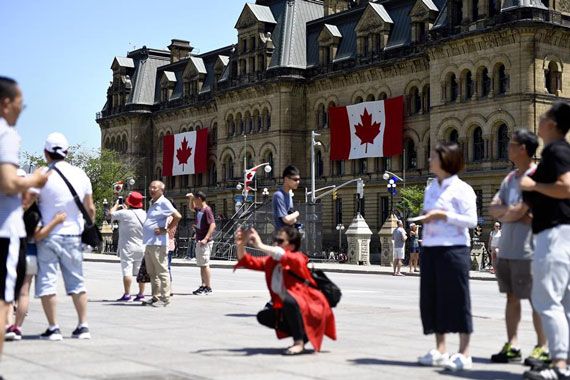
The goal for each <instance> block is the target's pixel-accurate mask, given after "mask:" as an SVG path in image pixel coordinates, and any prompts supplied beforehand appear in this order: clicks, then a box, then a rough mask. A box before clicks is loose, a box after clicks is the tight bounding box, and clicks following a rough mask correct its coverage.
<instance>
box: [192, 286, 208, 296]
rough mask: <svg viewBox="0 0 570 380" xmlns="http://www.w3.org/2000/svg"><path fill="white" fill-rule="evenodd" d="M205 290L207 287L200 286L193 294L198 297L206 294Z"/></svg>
mask: <svg viewBox="0 0 570 380" xmlns="http://www.w3.org/2000/svg"><path fill="white" fill-rule="evenodd" d="M205 288H206V287H205V286H200V287H199V288H198V289H196V290H194V291H193V292H192V294H194V295H196V296H198V295H202V294H204V289H205Z"/></svg>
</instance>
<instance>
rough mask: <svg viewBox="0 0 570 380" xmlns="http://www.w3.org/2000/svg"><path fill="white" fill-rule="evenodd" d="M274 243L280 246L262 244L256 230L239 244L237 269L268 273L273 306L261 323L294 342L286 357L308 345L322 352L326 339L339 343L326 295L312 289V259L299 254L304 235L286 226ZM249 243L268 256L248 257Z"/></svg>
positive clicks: (263, 314) (239, 238) (238, 239)
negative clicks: (310, 262) (310, 263)
mask: <svg viewBox="0 0 570 380" xmlns="http://www.w3.org/2000/svg"><path fill="white" fill-rule="evenodd" d="M274 240H275V243H276V245H275V246H268V245H265V244H263V243H262V242H261V238H260V237H259V235H258V233H257V232H256V231H255V229H251V230H242V229H240V230H238V231H237V232H236V236H235V243H236V245H237V258H238V260H239V261H238V263H237V264H236V266H235V268H236V269H237V268H242V267H243V268H248V269H252V270H257V271H264V272H265V281H266V284H267V288H268V289H269V293H270V295H271V301H272V302H271V304H270V305H267V307H266V308H265V309H263V310H261V311H260V312H259V313H258V314H257V320H258V322H259V323H260V324H262V325H264V326H267V327H269V328H271V329H275V332H276V334H277V337H278V338H285V337H288V336H291V337H292V338H293V345H292V346H290V347H288V348H287V349H286V350H285V351H283V354H284V355H299V354H302V353H303V352H304V351H305V343H306V342H311V345H312V346H313V347H314V348H315V350H316V351H320V350H321V345H322V341H323V338H324V336H325V335H326V336H328V337H329V338H331V339H333V340H336V326H335V319H334V314H333V312H332V309H331V307H330V305H329V303H328V301H327V299H326V298H325V296H324V294H323V293H322V292H321V291H320V290H317V289H315V288H313V287H312V286H315V287H316V283H315V280H314V279H313V277H312V275H311V273H310V271H309V269H308V268H307V263H308V258H307V256H305V255H304V254H303V253H302V252H299V248H300V246H301V234H300V232H299V231H298V230H297V229H296V228H294V227H292V226H285V227H282V228H281V229H279V230H278V231H277V235H276V237H275V239H274ZM248 242H249V243H251V246H253V247H255V248H257V249H259V250H261V251H263V252H264V253H266V254H267V256H265V257H254V256H252V255H250V254H248V253H247V252H246V245H247V244H248ZM299 277H300V278H302V279H304V281H301V280H300V279H299ZM308 284H310V285H312V286H309V285H308Z"/></svg>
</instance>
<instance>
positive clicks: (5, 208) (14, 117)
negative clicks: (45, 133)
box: [0, 76, 48, 355]
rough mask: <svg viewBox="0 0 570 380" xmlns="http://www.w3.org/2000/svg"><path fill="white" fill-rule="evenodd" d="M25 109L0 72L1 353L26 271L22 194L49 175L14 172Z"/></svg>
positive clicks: (10, 82)
mask: <svg viewBox="0 0 570 380" xmlns="http://www.w3.org/2000/svg"><path fill="white" fill-rule="evenodd" d="M23 109H24V99H23V95H22V91H21V90H20V86H18V83H17V82H16V81H15V80H13V79H11V78H7V77H2V76H0V273H1V275H0V355H1V354H2V351H3V347H4V333H5V331H6V330H5V326H6V318H7V316H8V312H9V310H10V308H11V305H12V302H14V301H15V300H17V299H18V297H19V295H20V289H21V287H22V284H23V283H24V278H25V275H26V252H25V241H24V239H25V238H26V230H25V227H24V220H23V210H22V199H21V194H22V193H23V192H24V191H26V190H27V189H29V188H31V187H42V186H44V184H45V183H46V181H47V179H48V176H47V174H45V173H44V172H43V170H42V169H37V170H36V171H35V172H34V173H33V174H32V175H30V176H28V177H20V176H18V174H17V170H18V167H19V165H20V157H19V153H20V141H21V139H20V136H19V135H18V132H17V131H16V128H14V127H15V125H16V122H17V121H18V118H19V116H20V113H21V112H22V110H23Z"/></svg>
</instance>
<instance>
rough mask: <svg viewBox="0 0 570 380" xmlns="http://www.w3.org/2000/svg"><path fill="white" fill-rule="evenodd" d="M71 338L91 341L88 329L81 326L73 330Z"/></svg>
mask: <svg viewBox="0 0 570 380" xmlns="http://www.w3.org/2000/svg"><path fill="white" fill-rule="evenodd" d="M71 337H72V338H75V339H91V333H90V332H89V328H87V327H85V326H81V327H78V328H76V329H75V330H73V332H72V333H71Z"/></svg>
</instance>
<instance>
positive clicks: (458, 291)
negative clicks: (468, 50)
mask: <svg viewBox="0 0 570 380" xmlns="http://www.w3.org/2000/svg"><path fill="white" fill-rule="evenodd" d="M429 166H430V171H431V172H432V173H434V174H435V175H436V177H437V178H436V180H435V181H432V182H431V184H430V185H429V186H428V187H427V188H426V191H425V196H424V206H423V211H424V218H423V223H425V226H424V234H423V239H422V246H423V253H422V271H421V272H420V273H421V275H420V313H421V319H422V325H423V331H424V334H433V333H435V343H436V348H435V349H432V350H430V351H429V352H428V353H427V354H426V355H424V356H421V357H419V358H418V362H419V363H420V364H422V365H426V366H442V367H445V368H446V369H449V370H453V371H456V370H465V369H471V368H472V367H473V362H472V359H471V356H470V355H469V340H470V337H471V333H472V332H473V319H472V314H471V296H470V293H469V269H470V267H471V256H470V253H469V246H470V236H469V229H470V228H474V227H475V226H476V225H477V204H476V199H477V197H476V195H475V192H474V191H473V189H472V188H471V186H469V185H468V184H467V183H465V182H463V181H462V180H461V179H460V178H459V177H458V176H457V173H459V172H460V171H461V170H462V169H463V168H464V161H463V151H462V150H461V149H460V148H459V146H458V145H457V144H455V143H440V144H437V145H436V146H435V148H434V150H432V152H431V156H430V162H429ZM447 333H459V352H458V353H456V354H454V355H452V356H449V354H448V353H447V347H446V341H445V334H447Z"/></svg>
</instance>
